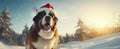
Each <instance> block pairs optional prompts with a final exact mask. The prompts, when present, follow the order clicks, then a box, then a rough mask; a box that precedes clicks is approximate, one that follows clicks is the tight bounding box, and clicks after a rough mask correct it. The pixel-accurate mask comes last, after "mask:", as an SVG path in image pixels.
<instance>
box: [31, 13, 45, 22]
mask: <svg viewBox="0 0 120 49" xmlns="http://www.w3.org/2000/svg"><path fill="white" fill-rule="evenodd" d="M45 15H46V13H45V11H41V12H39V13H38V14H37V15H36V16H35V17H34V18H33V21H34V22H37V21H38V20H41V19H42V18H43V16H45Z"/></svg>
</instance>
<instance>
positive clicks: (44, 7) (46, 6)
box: [38, 3, 56, 13]
mask: <svg viewBox="0 0 120 49" xmlns="http://www.w3.org/2000/svg"><path fill="white" fill-rule="evenodd" d="M43 10H48V11H53V12H54V13H56V11H55V10H54V8H53V6H52V5H51V4H49V3H47V4H45V5H43V6H42V7H40V9H39V10H38V12H40V11H43Z"/></svg>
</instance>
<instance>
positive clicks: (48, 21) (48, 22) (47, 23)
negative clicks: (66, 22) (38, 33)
mask: <svg viewBox="0 0 120 49" xmlns="http://www.w3.org/2000/svg"><path fill="white" fill-rule="evenodd" d="M42 22H43V24H42V25H43V30H46V31H48V30H50V29H51V28H52V27H53V24H52V22H53V20H52V18H51V17H50V16H45V17H44V18H43V21H42Z"/></svg>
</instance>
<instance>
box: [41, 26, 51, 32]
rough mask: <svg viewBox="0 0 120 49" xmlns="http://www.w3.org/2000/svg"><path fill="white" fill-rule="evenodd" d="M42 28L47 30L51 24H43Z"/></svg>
mask: <svg viewBox="0 0 120 49" xmlns="http://www.w3.org/2000/svg"><path fill="white" fill-rule="evenodd" d="M43 29H44V30H46V31H48V30H50V29H51V26H50V25H43Z"/></svg>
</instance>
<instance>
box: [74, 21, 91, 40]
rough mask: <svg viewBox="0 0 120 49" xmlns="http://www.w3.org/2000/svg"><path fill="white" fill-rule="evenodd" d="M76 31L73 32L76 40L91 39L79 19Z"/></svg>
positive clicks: (87, 29) (86, 28)
mask: <svg viewBox="0 0 120 49" xmlns="http://www.w3.org/2000/svg"><path fill="white" fill-rule="evenodd" d="M76 27H77V29H76V32H75V36H76V39H78V40H87V39H89V38H91V35H90V34H89V33H90V31H89V28H88V27H87V26H86V25H85V24H84V23H83V21H82V20H81V19H79V20H78V23H77V26H76Z"/></svg>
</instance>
